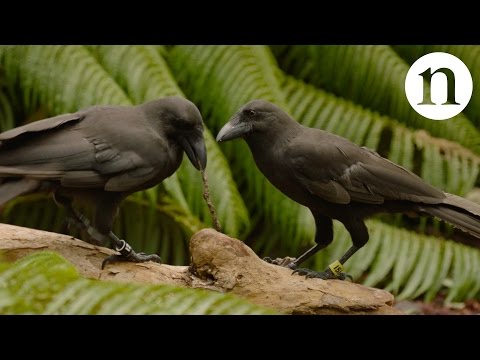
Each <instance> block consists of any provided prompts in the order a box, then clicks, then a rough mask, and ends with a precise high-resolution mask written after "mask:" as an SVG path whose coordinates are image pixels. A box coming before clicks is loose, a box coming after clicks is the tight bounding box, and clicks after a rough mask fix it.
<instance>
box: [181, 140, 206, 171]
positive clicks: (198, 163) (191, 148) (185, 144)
mask: <svg viewBox="0 0 480 360" xmlns="http://www.w3.org/2000/svg"><path fill="white" fill-rule="evenodd" d="M180 144H181V145H182V148H183V150H185V153H186V154H187V156H188V159H189V160H190V162H191V163H192V165H193V166H195V168H196V169H197V170H202V169H205V168H206V167H207V149H206V148H205V142H204V140H203V136H202V135H200V136H195V137H189V138H187V137H181V138H180Z"/></svg>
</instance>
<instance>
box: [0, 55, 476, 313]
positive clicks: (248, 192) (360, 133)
mask: <svg viewBox="0 0 480 360" xmlns="http://www.w3.org/2000/svg"><path fill="white" fill-rule="evenodd" d="M479 49H480V48H479V47H473V46H449V47H439V46H425V47H423V46H395V47H390V46H274V47H272V48H270V47H267V46H169V47H161V46H8V47H0V128H1V129H2V130H5V129H8V128H11V127H13V126H18V125H20V124H22V123H23V122H24V121H25V118H27V119H30V120H31V119H38V118H41V117H46V116H49V115H54V114H58V113H63V112H71V111H76V110H77V109H78V108H81V107H85V106H88V105H91V104H126V105H130V104H138V103H142V102H144V101H147V100H150V99H154V98H158V97H163V96H169V95H177V96H186V97H188V98H189V99H191V100H192V101H193V102H195V104H197V105H198V106H199V108H200V110H201V112H202V115H203V118H204V121H205V124H206V125H207V128H208V129H207V130H206V133H205V141H206V145H207V151H208V167H207V172H208V175H209V180H210V188H211V195H212V200H213V203H214V204H215V206H216V208H217V213H218V215H219V217H220V223H221V224H222V226H223V228H224V231H225V232H226V233H228V234H230V235H232V236H235V237H240V238H242V239H245V240H246V241H247V242H248V243H249V244H250V245H252V246H253V247H254V249H255V250H256V251H257V252H258V253H259V255H261V256H267V255H268V256H282V257H283V256H287V255H288V256H297V255H298V254H300V253H301V251H303V250H304V249H306V248H307V247H309V246H311V242H312V239H313V236H314V232H315V226H314V222H313V218H312V216H311V214H310V212H309V210H308V209H306V208H304V207H302V206H300V205H298V204H296V203H295V202H293V201H291V200H290V199H288V198H287V197H286V196H284V195H283V194H281V193H280V192H279V191H278V190H277V189H275V188H274V187H273V186H272V185H271V184H270V183H269V182H268V181H267V180H266V179H265V178H264V176H263V175H262V174H261V173H260V172H259V171H258V169H257V168H256V165H255V163H254V161H253V158H252V156H251V153H250V151H249V149H248V147H247V146H246V144H245V143H244V142H243V141H232V142H228V143H225V144H222V145H221V147H219V146H218V145H217V144H216V143H215V141H214V135H215V134H216V133H217V132H218V130H219V129H220V128H221V127H222V126H223V124H225V122H226V121H228V119H229V118H230V117H231V116H232V115H233V114H234V113H235V112H236V111H237V110H238V108H239V107H240V106H242V105H243V104H244V103H246V102H248V101H250V100H252V99H258V98H261V99H264V100H268V101H272V102H274V103H276V104H277V105H279V106H280V107H282V108H283V109H285V110H286V111H287V112H289V113H290V114H292V116H294V117H295V118H296V119H297V120H298V121H299V122H301V123H302V124H304V125H306V126H310V127H316V128H320V129H324V130H327V131H330V132H332V133H335V134H338V135H341V136H344V137H346V138H348V139H350V140H352V141H354V142H355V143H357V144H359V145H363V146H367V147H369V148H372V149H375V150H376V151H377V152H379V153H380V154H381V155H383V156H386V157H388V158H389V159H391V160H392V161H394V162H397V163H399V164H401V165H403V166H405V167H406V168H408V169H410V170H412V171H414V172H415V173H417V174H419V175H420V176H422V177H423V178H424V179H425V180H426V181H427V182H429V183H431V184H433V185H435V186H437V187H439V188H441V189H442V190H444V191H448V192H451V193H455V194H459V195H462V196H463V195H467V194H468V193H469V192H470V191H471V190H472V188H473V187H474V185H475V183H476V182H478V175H479V164H480V156H479V155H478V154H479V153H480V131H479V130H478V125H479V121H480V120H479V117H478V113H479V110H480V109H479V107H480V100H478V98H479V97H478V96H475V94H476V92H475V91H477V89H476V88H474V95H473V97H472V100H471V103H470V104H469V106H468V107H467V108H466V110H465V113H464V114H460V115H458V116H457V117H456V118H455V119H452V120H448V121H431V120H427V119H425V118H423V117H421V116H419V115H418V114H417V113H416V112H415V111H414V110H413V109H412V108H411V107H410V105H409V104H408V102H407V100H406V98H405V95H404V90H403V88H404V79H405V75H406V72H407V70H408V66H409V63H411V62H413V61H414V60H415V59H416V58H417V57H418V56H420V55H423V54H424V53H425V52H430V51H447V52H451V53H452V54H454V55H457V56H459V57H460V58H461V59H462V60H463V61H464V62H465V63H466V64H467V66H468V67H469V68H470V70H471V72H472V75H473V77H474V82H475V84H476V83H477V82H478V81H480V67H479V66H480V65H479V64H480V63H479V60H477V59H478V52H479V51H480V50H479ZM272 50H273V51H272ZM277 62H278V64H279V65H280V66H278V64H277ZM1 74H3V75H1ZM18 114H24V116H22V115H18ZM2 219H3V221H6V222H10V223H15V224H18V225H24V226H29V227H33V228H41V229H46V230H53V231H58V232H67V231H68V229H67V228H66V226H65V224H64V222H63V212H62V211H61V210H59V209H57V208H56V206H55V205H54V204H53V202H52V201H51V200H49V199H48V198H47V197H45V196H42V195H40V196H39V195H29V196H24V197H22V198H19V199H15V200H13V201H11V202H10V203H9V204H8V205H7V206H6V207H5V209H3V212H2ZM210 224H211V220H210V217H209V214H208V209H207V207H206V206H205V203H204V201H203V199H202V184H201V178H200V175H199V173H198V172H197V171H196V170H195V169H194V168H193V167H192V166H191V164H190V163H189V162H188V161H184V162H183V163H182V166H181V168H180V169H179V170H178V171H177V173H176V174H175V175H174V176H172V177H171V178H170V179H168V180H166V181H164V183H163V184H161V185H159V186H156V187H154V188H152V189H149V190H147V191H144V192H140V193H137V194H134V195H132V196H131V197H129V198H128V199H127V200H126V201H125V202H124V203H123V205H122V207H121V209H120V214H119V217H118V219H117V221H116V223H115V232H118V233H119V234H120V235H121V236H124V237H125V238H126V239H127V240H128V241H129V242H131V243H132V245H133V246H134V247H135V248H137V249H138V250H142V251H147V252H157V253H158V254H160V256H162V259H163V260H164V261H165V262H168V263H177V264H179V263H183V264H185V263H187V262H188V239H189V237H190V235H191V234H192V233H193V232H195V231H197V230H199V229H201V228H203V227H205V226H210ZM405 224H406V223H405V221H404V220H402V219H400V218H399V217H396V218H395V219H392V218H391V217H390V218H389V217H381V218H378V219H373V220H371V221H369V222H368V223H367V225H368V228H369V231H370V235H371V236H370V241H369V243H368V244H367V245H366V246H365V248H364V249H362V250H360V252H359V254H358V256H354V257H353V258H352V259H351V260H349V262H348V263H347V264H346V270H347V271H348V272H350V273H351V274H352V275H353V276H354V278H355V280H356V281H360V282H363V283H365V284H368V285H373V286H383V287H385V288H387V289H388V290H390V291H392V292H393V293H394V294H396V295H397V297H398V298H405V299H407V298H416V297H419V296H423V297H424V298H426V299H427V300H431V299H433V298H434V297H435V296H436V295H437V294H438V293H439V292H445V293H446V296H447V300H448V301H463V300H465V299H469V298H474V297H477V298H478V297H479V296H480V280H478V279H477V278H476V274H478V268H479V266H480V265H479V264H480V253H479V251H478V250H477V249H472V248H471V247H467V246H465V245H458V244H456V243H453V242H451V241H445V240H441V239H440V238H438V237H434V236H429V235H425V234H422V233H420V232H419V231H407V230H406V229H404V226H405ZM420 225H421V226H420V227H418V226H417V227H416V228H417V229H419V228H420V229H427V228H429V227H432V225H433V228H434V229H437V230H438V229H445V228H444V227H440V226H439V225H438V223H435V222H433V223H432V222H431V221H426V220H422V221H421V222H420ZM410 228H412V227H411V226H410ZM319 231H321V229H319ZM444 234H446V237H448V236H451V235H452V234H453V233H452V231H446V232H444ZM349 245H350V237H349V235H348V233H347V231H346V230H345V229H344V227H343V226H342V225H341V224H339V223H335V240H334V243H333V244H332V245H331V246H329V247H328V248H327V249H325V250H324V251H322V252H321V253H320V254H319V255H317V256H315V257H314V259H312V260H311V261H310V263H309V264H307V266H310V267H312V268H314V269H316V270H323V268H324V267H326V266H327V265H328V264H329V263H331V262H332V261H333V260H335V259H336V258H338V257H339V256H341V255H342V254H343V252H344V251H345V250H346V249H347V248H348V247H349ZM87 282H88V281H87ZM87 282H86V280H78V282H76V283H75V286H73V285H71V287H69V289H72V290H70V294H77V296H78V294H83V293H85V294H87V293H88V294H94V293H96V292H98V293H99V294H104V295H103V296H104V298H105V299H107V298H110V297H112V298H116V299H117V300H116V301H118V302H120V301H121V300H119V299H120V293H122V291H127V290H114V289H113V288H109V287H108V286H110V285H108V286H107V287H105V288H104V289H103V288H102V289H103V290H102V289H100V286H101V285H103V284H97V285H95V286H99V287H98V288H96V287H92V288H91V289H92V290H90V288H89V287H88V286H90V285H85V284H87ZM88 284H90V282H88ZM112 286H113V285H112ZM93 289H95V290H93ZM115 289H116V288H115ZM117 291H118V292H117ZM128 291H130V290H128ZM132 291H133V290H132ZM135 291H138V292H137V294H143V292H142V291H143V290H135ZM160 293H161V292H160ZM160 293H159V294H160ZM68 296H72V297H74V295H64V297H62V298H63V299H64V300H62V301H60V300H59V302H57V304H58V308H55V309H60V308H61V309H64V310H65V311H72V312H77V309H82V308H83V306H84V305H81V304H74V305H72V306H70V305H69V304H70V301H71V299H72V298H71V297H68ZM85 296H87V295H85ZM88 296H89V295H88ZM157 296H159V298H161V297H162V296H161V295H157ZM12 299H13V300H12ZM14 299H15V297H14V296H13V297H12V294H6V293H5V290H2V289H1V288H0V307H1V306H6V305H2V304H11V303H12V301H14ZM113 304H114V305H108V306H113V307H115V306H118V304H119V303H115V302H114V303H113ZM115 304H117V305H115ZM49 306H53V305H49ZM56 306H57V305H56ZM102 306H103V305H102ZM108 306H107V308H108ZM126 306H128V305H126ZM132 306H133V307H132V308H130V310H132V309H137V307H135V306H137V305H132ZM155 306H156V305H155ZM113 307H110V308H108V309H110V310H112V309H113ZM100 308H101V309H105V308H104V307H101V306H97V307H94V309H93V310H92V309H90V308H89V309H87V308H86V307H85V308H83V309H87V310H85V311H94V312H95V311H96V312H98V309H100ZM49 309H51V308H50V307H49ZM66 309H68V310H66ZM142 309H144V308H142ZM145 309H146V308H145ZM156 309H157V308H156ZM130 310H129V311H130ZM29 311H30V310H29ZM49 311H51V310H49ZM55 311H56V310H55ZM55 311H53V310H52V311H51V312H55ZM62 311H63V310H62ZM78 311H80V310H78ZM112 311H113V310H112ZM125 311H126V312H127V310H125ZM132 311H133V310H132ZM142 311H143V310H142ZM145 311H146V310H145ZM162 311H163V310H162ZM179 311H180V310H179Z"/></svg>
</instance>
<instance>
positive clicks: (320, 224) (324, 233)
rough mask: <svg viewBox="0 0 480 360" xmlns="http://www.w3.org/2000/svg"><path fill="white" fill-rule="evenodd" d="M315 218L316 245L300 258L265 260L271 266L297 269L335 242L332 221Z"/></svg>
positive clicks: (321, 216)
mask: <svg viewBox="0 0 480 360" xmlns="http://www.w3.org/2000/svg"><path fill="white" fill-rule="evenodd" d="M313 216H314V218H315V228H316V232H315V242H316V244H315V245H314V246H313V247H311V248H310V249H308V250H307V251H305V252H304V253H303V254H301V255H300V256H299V257H298V258H292V257H285V258H277V259H274V260H272V259H271V258H269V257H267V258H264V259H263V260H265V261H266V262H269V263H271V264H275V265H280V266H284V267H288V268H290V269H296V268H297V267H298V265H300V264H301V263H303V262H304V261H305V260H307V259H309V258H311V257H312V256H313V255H315V254H316V253H317V252H319V251H320V250H322V249H324V248H325V247H327V246H328V245H329V244H330V243H331V242H332V240H333V222H332V219H330V218H328V217H326V216H323V215H318V214H315V213H313Z"/></svg>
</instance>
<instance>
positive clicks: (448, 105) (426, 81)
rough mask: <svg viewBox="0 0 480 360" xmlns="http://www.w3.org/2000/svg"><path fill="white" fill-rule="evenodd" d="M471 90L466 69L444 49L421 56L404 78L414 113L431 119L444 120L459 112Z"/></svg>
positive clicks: (469, 96)
mask: <svg viewBox="0 0 480 360" xmlns="http://www.w3.org/2000/svg"><path fill="white" fill-rule="evenodd" d="M472 91H473V81H472V76H471V75H470V71H468V68H467V67H466V66H465V64H464V63H463V62H462V60H460V59H459V58H457V57H456V56H453V55H451V54H447V53H444V52H434V53H430V54H426V55H424V56H422V57H421V58H420V59H418V60H417V61H415V62H414V63H413V64H412V66H411V67H410V70H408V73H407V77H406V78H405V94H406V95H407V99H408V102H409V103H410V105H411V106H412V107H413V108H414V109H415V111H416V112H417V113H419V114H420V115H422V116H425V117H426V118H429V119H432V120H446V119H450V118H452V117H454V116H455V115H457V114H458V113H460V112H461V111H462V110H463V109H465V106H467V104H468V102H469V101H470V98H471V97H472Z"/></svg>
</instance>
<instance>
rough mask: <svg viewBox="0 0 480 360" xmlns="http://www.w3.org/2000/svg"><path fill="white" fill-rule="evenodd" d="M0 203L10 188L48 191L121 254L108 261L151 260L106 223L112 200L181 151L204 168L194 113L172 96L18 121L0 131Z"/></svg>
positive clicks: (172, 163)
mask: <svg viewBox="0 0 480 360" xmlns="http://www.w3.org/2000/svg"><path fill="white" fill-rule="evenodd" d="M0 142H1V143H0V205H2V204H4V203H5V202H7V201H8V200H11V199H13V198H15V197H16V196H19V195H22V194H26V193H31V192H37V191H50V192H53V195H54V199H55V201H56V202H57V203H58V204H60V205H62V206H64V207H65V209H66V211H67V215H68V218H69V221H70V222H72V223H73V224H75V225H76V226H79V227H80V228H83V229H85V230H86V231H87V232H88V234H89V235H90V236H91V237H92V238H93V239H95V240H96V241H97V242H100V243H102V244H105V243H107V242H108V241H109V240H110V241H112V242H113V244H114V246H115V249H116V250H117V251H119V252H120V254H121V255H115V256H111V257H108V258H106V259H105V261H104V262H103V264H102V267H103V266H104V265H105V264H106V263H108V262H109V261H134V262H143V261H148V260H152V261H156V262H160V257H159V256H158V255H146V254H143V253H135V251H133V250H132V248H131V246H130V245H129V244H128V243H126V242H125V240H121V239H119V238H118V237H117V236H115V234H114V233H113V232H112V231H111V230H112V225H113V221H114V219H115V216H116V214H117V210H118V206H119V204H120V202H121V201H122V200H123V199H124V198H125V197H127V196H128V195H130V194H132V193H134V192H136V191H140V190H145V189H148V188H150V187H152V186H154V185H156V184H158V183H160V182H161V181H163V180H164V179H165V178H167V177H169V176H170V175H172V174H173V173H174V172H175V171H176V170H177V169H178V167H179V166H180V163H181V161H182V158H183V152H184V151H185V153H186V154H187V156H188V158H189V160H190V161H191V162H192V164H193V166H195V167H196V168H197V169H199V170H200V168H203V169H204V168H205V166H206V163H207V154H206V149H205V143H204V139H203V123H202V116H201V114H200V111H199V110H198V109H197V107H196V106H195V105H194V104H193V103H192V102H190V101H188V100H186V99H183V98H180V97H166V98H162V99H159V100H153V101H149V102H147V103H144V104H142V105H138V106H132V107H129V106H93V107H89V108H87V109H84V110H80V111H78V112H76V113H73V114H64V115H59V116H55V117H52V118H48V119H44V120H40V121H36V122H33V123H30V124H27V125H24V126H20V127H17V128H14V129H11V130H8V131H5V132H3V133H1V134H0ZM78 199H80V200H83V201H85V202H86V203H88V204H90V205H91V206H92V207H93V209H94V217H93V219H92V221H91V222H90V221H89V220H88V219H87V218H86V217H85V216H84V215H82V214H80V213H79V212H78V210H77V209H75V208H74V207H73V204H72V201H73V200H78Z"/></svg>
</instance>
